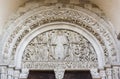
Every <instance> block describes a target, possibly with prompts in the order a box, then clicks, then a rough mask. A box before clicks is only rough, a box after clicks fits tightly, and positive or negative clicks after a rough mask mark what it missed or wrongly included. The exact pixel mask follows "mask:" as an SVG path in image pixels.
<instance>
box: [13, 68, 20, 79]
mask: <svg viewBox="0 0 120 79" xmlns="http://www.w3.org/2000/svg"><path fill="white" fill-rule="evenodd" d="M19 77H20V69H15V71H14V79H19Z"/></svg>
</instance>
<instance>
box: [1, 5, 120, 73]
mask: <svg viewBox="0 0 120 79" xmlns="http://www.w3.org/2000/svg"><path fill="white" fill-rule="evenodd" d="M78 8H79V9H78ZM60 24H61V25H63V26H62V27H61V25H60ZM14 26H15V28H14V29H13V27H14ZM48 26H49V27H48ZM108 26H109V24H108V23H107V22H106V21H104V19H102V18H100V17H99V16H97V15H96V14H94V13H92V12H90V11H88V10H85V9H83V8H81V7H79V6H75V7H74V8H71V7H70V6H64V5H63V4H55V5H53V6H43V7H37V8H36V9H34V10H31V11H29V12H26V13H25V14H24V15H23V16H21V17H19V18H18V19H16V20H15V22H14V23H12V24H11V25H10V28H9V29H8V31H9V33H6V34H5V35H4V37H3V50H2V54H3V59H4V61H3V62H5V63H7V64H9V66H11V65H12V66H13V67H15V68H16V69H19V70H22V69H21V64H22V56H23V52H24V50H25V47H26V46H27V45H28V43H29V42H30V41H31V40H32V39H33V38H34V37H35V36H37V35H38V34H40V33H43V32H45V31H48V30H51V29H55V28H56V29H63V30H65V29H67V30H72V31H75V32H77V33H78V34H81V35H82V36H84V37H85V38H86V39H87V40H88V41H89V42H90V43H91V44H92V46H93V47H94V49H95V52H96V54H97V58H98V65H99V66H98V67H97V69H99V68H102V69H103V68H104V67H105V65H110V64H111V63H113V62H118V59H117V50H116V44H115V42H114V41H113V40H114V39H113V38H112V35H111V33H110V31H109V30H107V29H106V28H107V27H108ZM53 27H54V28H53ZM45 29H46V30H45ZM6 38H7V39H6ZM28 69H29V68H28ZM26 71H27V70H26ZM103 71H104V69H103ZM96 72H97V70H96V71H95V73H96ZM24 73H25V72H24V69H23V72H21V73H19V74H24Z"/></svg>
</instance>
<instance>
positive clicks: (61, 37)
mask: <svg viewBox="0 0 120 79" xmlns="http://www.w3.org/2000/svg"><path fill="white" fill-rule="evenodd" d="M22 61H23V62H30V61H32V62H33V61H35V62H44V61H48V62H51V61H52V62H54V61H80V62H87V63H92V62H93V63H94V64H93V63H92V64H93V65H95V64H97V62H98V61H97V56H96V53H95V50H94V48H93V46H92V45H91V43H90V42H89V41H88V40H87V39H86V38H85V37H83V36H82V35H81V34H79V33H76V32H74V31H71V30H65V29H59V30H58V29H55V30H49V31H46V32H43V33H41V34H39V35H37V36H36V37H35V38H34V39H32V41H31V42H30V43H29V44H28V45H27V47H26V49H25V51H24V55H23V60H22Z"/></svg>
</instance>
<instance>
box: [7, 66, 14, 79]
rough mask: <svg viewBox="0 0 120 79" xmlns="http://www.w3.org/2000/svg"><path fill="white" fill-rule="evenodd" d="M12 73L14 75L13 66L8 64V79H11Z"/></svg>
mask: <svg viewBox="0 0 120 79" xmlns="http://www.w3.org/2000/svg"><path fill="white" fill-rule="evenodd" d="M13 75H14V67H13V66H9V68H8V79H13Z"/></svg>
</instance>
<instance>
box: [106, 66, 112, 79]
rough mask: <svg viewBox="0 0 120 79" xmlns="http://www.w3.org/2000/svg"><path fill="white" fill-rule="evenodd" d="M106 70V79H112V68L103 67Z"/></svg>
mask: <svg viewBox="0 0 120 79" xmlns="http://www.w3.org/2000/svg"><path fill="white" fill-rule="evenodd" d="M105 70H106V79H112V68H111V66H110V65H109V66H106V67H105Z"/></svg>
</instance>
